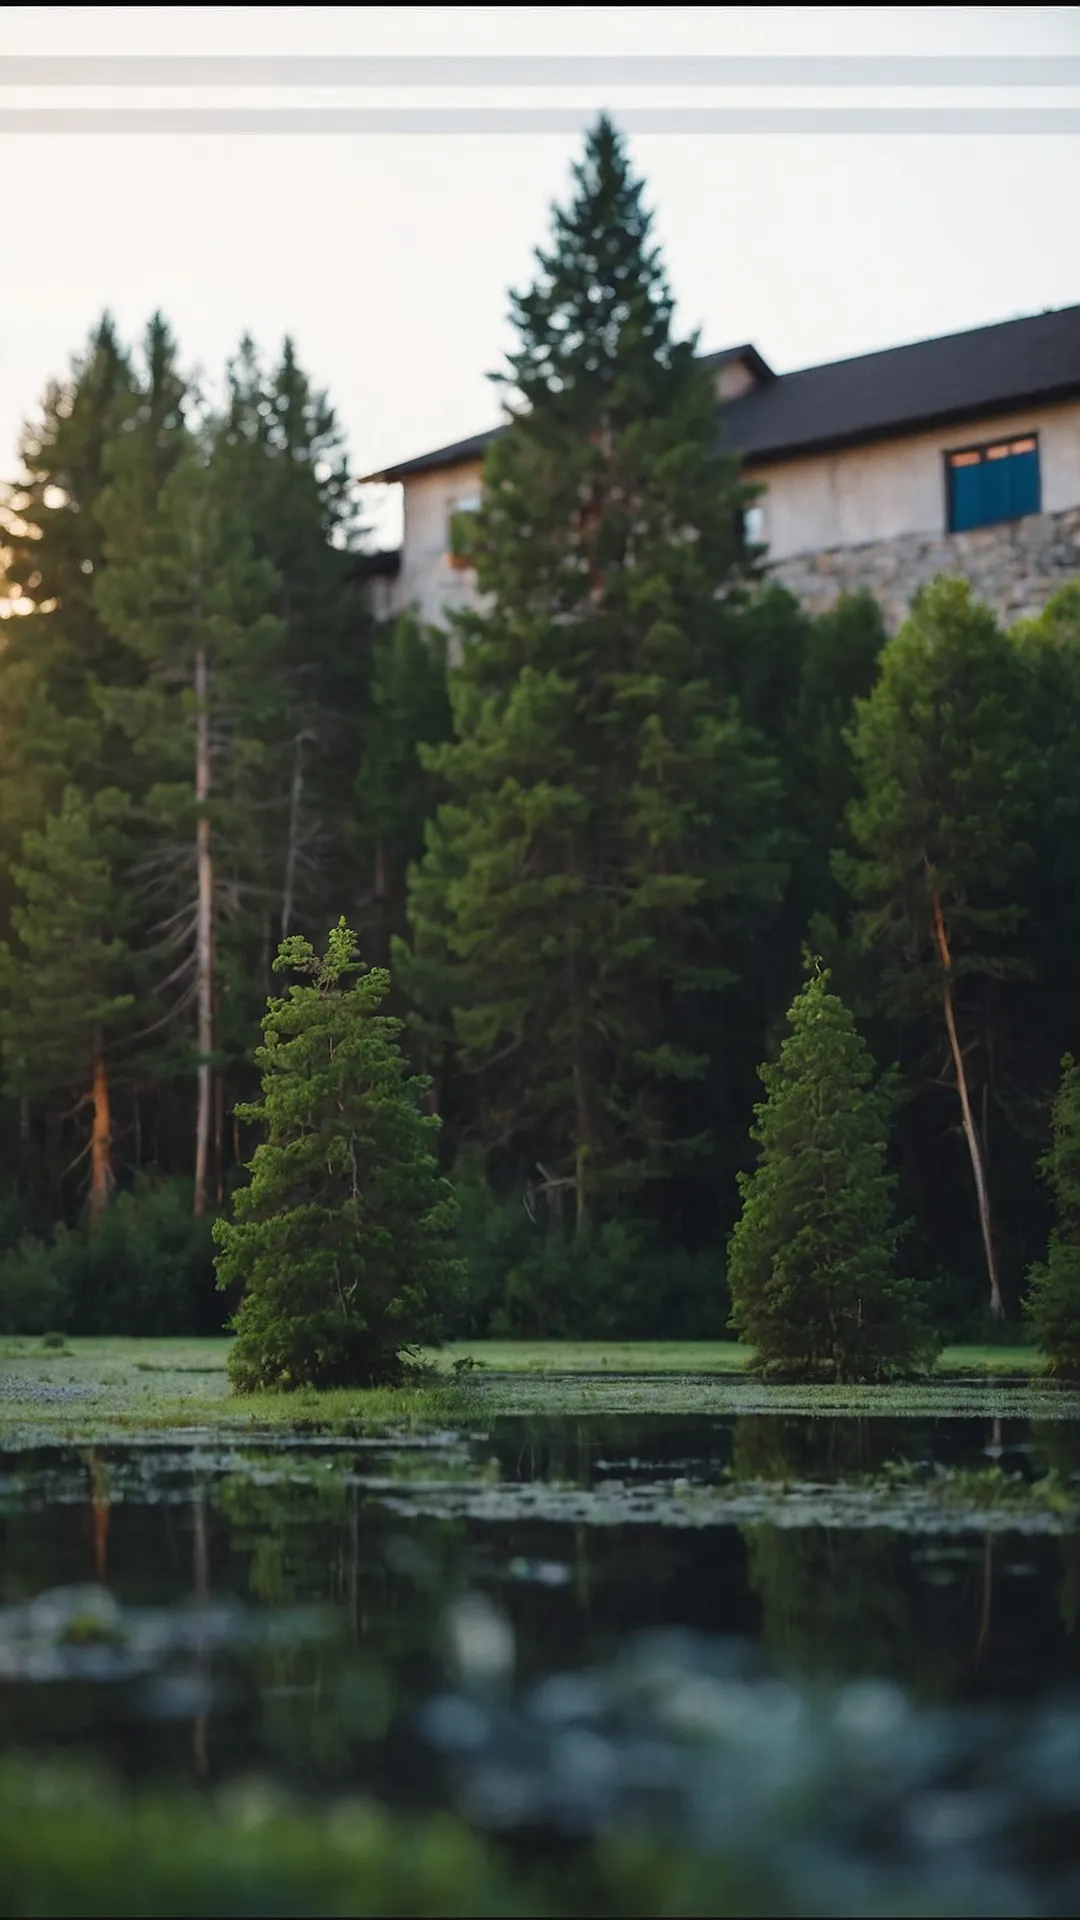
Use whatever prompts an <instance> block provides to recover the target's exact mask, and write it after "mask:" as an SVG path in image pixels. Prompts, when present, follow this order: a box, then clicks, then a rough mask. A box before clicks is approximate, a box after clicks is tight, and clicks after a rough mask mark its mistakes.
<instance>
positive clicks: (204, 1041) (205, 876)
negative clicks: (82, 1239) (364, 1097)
mask: <svg viewBox="0 0 1080 1920" xmlns="http://www.w3.org/2000/svg"><path fill="white" fill-rule="evenodd" d="M209 798H210V670H209V666H208V664H207V658H206V649H205V648H204V647H200V648H199V649H198V651H197V653H196V655H195V801H196V806H197V808H198V815H197V821H196V828H195V835H196V855H197V861H198V881H199V900H198V918H197V922H196V935H195V956H196V957H195V964H196V979H197V995H196V1001H197V1008H198V1049H199V1065H198V1081H197V1100H196V1115H195V1214H196V1217H199V1216H201V1215H202V1214H204V1213H205V1212H206V1183H207V1173H208V1168H209V1162H210V1128H211V1098H212V1076H211V1065H210V1062H211V1056H212V1054H213V1051H214V994H213V988H214V978H213V975H214V865H213V854H212V851H211V844H210V815H209V812H208V810H207V804H208V801H209Z"/></svg>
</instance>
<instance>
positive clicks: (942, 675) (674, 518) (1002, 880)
mask: <svg viewBox="0 0 1080 1920" xmlns="http://www.w3.org/2000/svg"><path fill="white" fill-rule="evenodd" d="M513 313H514V320H515V324H516V328H517V333H518V342H519V344H518V348H517V351H516V352H515V354H514V356H513V357H512V360H511V364H510V367H509V369H508V371H507V374H506V376H505V384H506V387H507V398H508V404H509V406H510V408H511V413H512V424H511V428H510V431H509V432H508V433H507V434H506V436H505V437H504V438H503V439H502V440H501V441H499V442H498V443H496V445H495V446H494V447H493V449H492V451H491V453H490V455H489V460H488V468H487V472H486V476H485V499H484V504H483V506H482V508H481V510H480V511H479V512H478V513H477V514H475V515H471V516H469V518H468V522H467V523H466V524H463V525H461V526H460V527H459V528H458V529H457V530H456V538H457V540H458V542H459V544H460V545H461V547H462V549H463V551H467V555H468V558H469V559H470V560H471V561H472V562H473V563H474V564H475V566H476V568H477V578H478V582H479V585H480V588H481V591H482V596H483V598H482V601H481V606H482V611H479V612H476V613H472V614H468V615H459V616H456V617H455V619H454V621H453V623H452V625H453V627H454V628H455V629H456V634H455V635H454V636H453V637H454V639H455V640H456V645H454V646H453V647H451V648H450V649H449V658H450V659H452V660H453V661H456V662H457V664H454V665H448V649H447V645H446V641H445V638H444V637H443V636H441V635H439V634H436V633H433V632H430V631H425V630H421V629H420V628H419V627H418V626H417V624H416V623H415V622H414V621H412V620H411V619H405V620H402V621H399V622H396V623H393V624H390V625H384V626H379V625H377V624H376V623H375V622H374V620H373V619H372V617H371V613H370V607H369V598H368V585H367V578H366V575H367V571H368V564H369V563H368V562H367V560H366V558H365V554H364V552H363V550H362V537H361V535H362V530H361V528H360V527H359V525H358V522H357V515H356V508H355V495H354V489H353V487H352V484H351V482H350V478H349V474H348V470H347V465H346V460H345V452H344V448H343V444H342V438H341V435H340V433H339V430H338V428H337V425H336V423H335V420H334V416H333V413H332V411H331V409H330V407H329V406H328V404H327V402H326V400H325V398H324V397H323V396H322V395H320V394H318V393H316V392H315V391H313V390H312V387H311V385H310V383H309V381H308V379H307V378H306V376H305V375H304V373H303V371H302V369H301V368H300V366H299V365H298V364H297V361H296V358H295V355H294V353H293V350H292V348H291V346H290V345H289V344H288V343H286V345H285V347H284V349H283V350H282V352H281V354H280V357H279V358H278V360H277V361H276V363H275V364H273V365H271V366H267V365H265V364H264V363H263V362H262V361H261V360H260V358H259V356H258V354H257V353H256V351H255V349H254V347H253V346H252V344H251V343H250V342H248V341H244V342H243V343H242V344H241V346H240V348H239V350H238V352H237V355H236V357H235V359H234V360H233V362H232V363H231V365H230V366H229V368H228V370H227V375H226V379H225V382H224V394H223V397H222V398H220V399H219V400H218V401H211V400H210V399H208V398H207V397H206V396H205V395H204V394H203V393H202V392H201V391H200V390H199V388H198V385H197V383H196V382H195V381H194V380H192V379H190V378H188V377H186V376H185V375H184V374H183V372H182V370H181V367H180V363H179V358H178V353H177V349H176V346H175V343H174V342H173V339H172V337H171V334H170V332H169V330H168V328H167V326H166V325H165V323H164V321H162V320H161V319H160V318H158V319H155V320H154V321H152V322H151V325H150V327H149V329H148V331H147V334H146V338H145V340H144V342H143V344H142V348H141V350H140V351H139V352H137V353H133V352H130V351H129V350H128V349H127V348H126V347H125V346H124V344H123V343H121V342H120V341H119V340H118V338H117V336H116V333H115V330H114V328H113V327H112V325H111V323H110V322H109V321H108V320H105V321H103V322H102V323H101V325H100V327H99V328H98V329H97V330H96V332H95V334H94V336H93V338H92V339H91V341H90V342H89V344H88V346H87V348H86V350H85V351H84V353H83V354H82V355H81V356H80V358H79V359H78V360H77V361H76V362H75V363H74V365H73V367H72V370H71V373H70V375H69V377H68V378H67V379H66V380H64V381H63V382H61V383H59V384H57V385H56V386H55V387H54V388H52V389H50V391H49V393H48V394H47V396H46V398H45V402H44V404H43V406H42V408H41V410H40V415H39V417H38V418H37V419H36V420H35V422H34V424H33V426H32V427H30V428H29V429H28V430H27V433H26V436H25V439H24V443H23V449H22V458H23V473H22V475H21V477H20V479H19V480H18V481H17V482H16V483H15V484H14V486H13V487H12V488H11V490H10V493H9V496H8V500H7V504H6V508H5V510H4V532H3V541H4V545H5V548H6V550H7V551H6V560H5V572H6V577H7V582H8V587H9V592H10V595H11V598H12V600H13V602H14V605H15V609H16V610H15V611H13V613H12V616H11V617H10V618H9V619H7V620H6V621H5V622H4V623H3V626H2V630H0V633H2V639H3V642H4V645H3V648H2V651H0V919H2V922H3V925H2V928H0V932H2V934H3V937H4V940H5V945H4V949H3V962H2V974H0V1019H2V1040H3V1106H2V1128H3V1139H4V1148H5V1160H6V1164H7V1168H8V1182H7V1187H6V1190H5V1194H4V1198H3V1203H2V1207H0V1248H2V1250H0V1327H3V1326H6V1327H7V1328H8V1329H9V1330H18V1329H19V1328H25V1329H27V1330H34V1329H35V1328H36V1329H38V1330H41V1329H42V1328H44V1327H45V1326H48V1325H50V1324H54V1323H56V1322H58V1321H62V1322H63V1324H64V1325H65V1326H66V1327H67V1328H68V1329H69V1330H71V1331H79V1330H81V1331H91V1330H104V1331H118V1332H119V1331H132V1332H135V1331H161V1332H165V1331H181V1330H186V1329H188V1328H190V1329H191V1330H193V1331H196V1330H210V1329H211V1328H212V1327H215V1326H217V1325H220V1323H221V1318H222V1314H223V1312H227V1311H228V1310H229V1307H230V1305H231V1304H235V1303H232V1302H229V1301H227V1300H226V1301H225V1302H224V1303H223V1302H222V1300H221V1299H220V1298H219V1297H217V1296H215V1294H214V1290H213V1276H212V1271H211V1266H210V1259H211V1248H210V1239H209V1223H210V1219H211V1216H212V1215H213V1214H214V1213H215V1212H217V1211H220V1210H221V1209H223V1208H225V1207H227V1206H228V1203H229V1196H230V1194H231V1192H232V1191H233V1189H234V1188H235V1186H236V1184H237V1183H238V1182H239V1181H241V1180H243V1179H244V1178H245V1175H244V1171H243V1169H244V1167H245V1165H246V1163H247V1162H248V1161H249V1160H250V1158H251V1154H252V1151H253V1149H254V1146H255V1144H256V1141H255V1137H254V1134H253V1132H252V1130H251V1128H250V1127H249V1126H248V1125H247V1124H246V1123H244V1122H243V1121H241V1120H240V1119H239V1118H238V1117H237V1115H236V1108H237V1106H238V1105H243V1104H244V1103H245V1102H248V1101H250V1100H251V1099H252V1096H253V1094H254V1092H255V1089H256V1084H257V1082H256V1076H255V1071H254V1067H253V1064H252V1055H253V1049H254V1046H255V1044H256V1042H257V1038H258V1028H259V1018H260V1015H261V1013H262V1010H263V1007H264V1005H265V1001H266V997H267V994H268V993H269V992H270V991H271V963H272V959H273V955H274V953H275V952H276V950H277V947H278V944H279V942H280V941H281V940H282V939H283V938H287V937H288V936H289V935H290V934H292V933H297V934H300V935H303V936H305V937H308V938H310V939H311V940H312V942H313V943H314V944H315V945H316V946H317V947H318V949H319V951H322V949H323V947H324V945H325V941H326V937H327V934H328V931H329V929H330V928H331V927H333V926H335V925H336V924H337V923H338V920H339V917H340V916H341V915H342V914H344V915H345V917H346V918H347V920H348V923H349V925H350V926H352V927H353V928H355V929H356V930H357V932H358V934H359V937H360V941H361V945H362V949H363V952H364V955H365V958H366V959H367V960H368V961H369V962H371V963H373V964H375V963H377V964H384V963H386V962H389V964H390V966H391V970H392V975H393V979H394V993H395V1001H396V1004H395V1006H394V1009H393V1010H394V1011H395V1012H396V1013H398V1014H400V1015H402V1016H403V1017H404V1018H405V1019H406V1020H407V1022H408V1026H409V1034H410V1046H411V1049H412V1051H413V1054H414V1058H415V1061H416V1065H417V1066H418V1068H419V1069H420V1070H421V1071H423V1072H424V1073H426V1074H428V1075H430V1076H431V1079H432V1082H433V1094H432V1099H433V1103H434V1106H435V1107H436V1109H437V1111H438V1113H439V1115H440V1117H441V1120H442V1123H443V1124H442V1129H441V1134H440V1150H441V1153H442V1156H443V1161H444V1167H445V1170H446V1171H447V1172H449V1173H450V1174H451V1175H452V1177H453V1178H454V1180H455V1184H456V1187H457V1191H458V1196H459V1202H460V1209H461V1224H460V1228H459V1240H460V1251H461V1252H462V1253H463V1254H464V1255H465V1257H466V1259H467V1263H468V1270H469V1276H470V1277H469V1281H468V1283H467V1285H466V1287H465V1289H464V1292H463V1294H462V1295H461V1297H460V1298H458V1299H456V1300H455V1302H454V1303H452V1324H451V1331H455V1332H458V1333H462V1334H468V1335H472V1336H475V1335H481V1334H484V1333H488V1332H495V1333H504V1334H510V1333H517V1334H521V1335H536V1336H543V1335H558V1334H562V1335H567V1336H570V1335H578V1336H580V1337H586V1336H588V1335H603V1336H610V1335H622V1336H623V1337H633V1336H639V1337H646V1336H652V1337H660V1336H664V1335H667V1336H669V1337H693V1336H697V1335H712V1336H721V1335H722V1334H723V1333H724V1330H725V1327H726V1322H727V1315H728V1300H727V1295H726V1287H725V1280H724V1265H725V1262H724V1248H725V1244H726V1241H727V1238H728V1235H729V1233H730V1231H731V1228H732V1225H733V1222H734V1219H735V1217H736V1214H737V1211H738V1204H739V1202H738V1187H737V1176H738V1174H739V1173H740V1172H741V1171H745V1170H746V1169H747V1168H748V1167H749V1166H750V1165H751V1164H752V1154H753V1150H752V1147H751V1145H750V1126H751V1122H752V1118H753V1108H754V1104H755V1101H756V1100H757V1099H758V1098H759V1095H760V1085H759V1082H758V1079H757V1068H758V1066H759V1064H760V1062H761V1061H762V1060H765V1059H769V1058H774V1057H775V1055H776V1052H777V1049H778V1046H779V1043H780V1038H781V1035H782V1031H783V1024H784V1017H785V1014H786V1012H787V1009H788V1006H789V1004H790V1002H791V1000H792V998H793V996H794V994H795V992H796V990H797V988H798V986H799V983H800V981H801V979H802V977H803V953H804V949H805V948H806V947H807V946H809V948H810V949H811V950H812V951H813V952H814V953H815V954H818V955H820V956H821V957H822V959H823V961H824V962H825V963H826V964H827V965H828V967H829V969H830V971H831V975H832V978H833V980H834V982H835V983H836V986H837V990H838V991H839V992H840V993H841V994H842V996H843V998H844V1000H845V1002H846V1003H847V1004H848V1005H849V1006H850V1007H851V1008H852V1010H853V1011H854V1012H855V1014H856V1016H857V1018H858V1020H859V1022H860V1025H861V1027H862V1030H863V1033H864V1034H865V1036H866V1038H867V1040H868V1041H869V1043H870V1046H871V1048H872V1050H873V1052H874V1054H875V1056H876V1058H877V1060H878V1061H879V1063H880V1064H881V1065H882V1066H883V1067H884V1066H888V1065H890V1064H891V1063H892V1062H893V1061H898V1062H899V1065H900V1071H901V1085H902V1089H903V1097H902V1100H901V1103H900V1109H899V1115H898V1119H897V1122H896V1125H895V1127H894V1133H893V1150H894V1153H895V1158H896V1169H895V1170H896V1173H897V1175H898V1186H899V1205H900V1212H901V1215H902V1216H910V1217H911V1218H912V1219H913V1220H914V1223H915V1225H914V1230H913V1232H912V1233H911V1234H910V1235H909V1238H908V1241H907V1243H906V1246H905V1256H904V1257H905V1265H906V1268H907V1270H908V1271H909V1272H910V1273H911V1274H912V1275H913V1276H914V1277H916V1278H918V1279H921V1280H924V1281H927V1282H930V1283H932V1297H933V1302H934V1312H935V1316H936V1319H937V1322H938V1325H939V1328H940V1329H941V1330H943V1331H946V1332H950V1333H956V1332H960V1331H963V1330H967V1329H969V1328H971V1327H973V1326H974V1325H975V1324H976V1323H977V1322H978V1321H979V1319H980V1317H981V1316H983V1315H985V1314H986V1313H991V1314H992V1315H993V1317H995V1318H997V1317H1000V1316H1001V1315H1005V1316H1013V1315H1015V1312H1016V1310H1017V1306H1018V1302H1019V1298H1020V1295H1021V1292H1022V1288H1023V1284H1024V1276H1025V1273H1026V1271H1027V1269H1028V1267H1029V1266H1030V1264H1031V1263H1032V1262H1033V1261H1037V1260H1038V1259H1039V1258H1040V1257H1041V1256H1042V1255H1043V1253H1044V1251H1045V1247H1046V1239H1047V1229H1048V1220H1047V1211H1046V1197H1045V1194H1044V1191H1043V1188H1042V1184H1041V1182H1040V1180H1039V1178H1038V1172H1037V1166H1038V1161H1039V1158H1040V1156H1041V1155H1042V1154H1043V1153H1044V1152H1045V1149H1046V1146H1047V1142H1048V1139H1049V1132H1050V1102H1051V1100H1052V1098H1053V1095H1054V1092H1055V1090H1056V1086H1057V1080H1058V1070H1059V1063H1060V1061H1061V1058H1062V1056H1063V1055H1065V1054H1066V1053H1068V1052H1070V1051H1076V1050H1077V1032H1076V1029H1077V1024H1078V1023H1077V1013H1076V991H1075V984H1074V978H1075V958H1074V956H1075V953H1076V951H1077V932H1078V929H1077V926H1076V921H1077V917H1078V914H1080V884H1078V882H1080V874H1078V872H1077V862H1078V860H1080V848H1078V842H1077V816H1078V813H1080V740H1078V739H1077V737H1076V735H1077V733H1078V730H1080V698H1078V694H1080V586H1078V587H1077V588H1075V589H1073V588H1070V589H1068V590H1066V591H1065V592H1064V593H1063V594H1061V595H1060V596H1059V597H1058V599H1057V600H1056V601H1055V602H1054V604H1053V605H1052V606H1051V607H1049V608H1048V609H1047V611H1046V613H1045V614H1044V615H1043V617H1042V618H1041V619H1040V620H1039V621H1037V622H1035V623H1033V624H1028V625H1026V626H1024V627H1020V628H1014V629H1012V630H1010V631H1003V630H1002V629H1001V627H1000V626H999V625H998V623H997V622H996V621H995V619H994V618H993V616H992V615H991V614H990V613H989V612H987V611H986V610H985V609H984V608H981V607H979V606H978V605H977V604H976V603H975V602H974V601H973V600H972V599H971V597H970V595H969V593H968V591H967V589H966V587H965V585H964V584H963V583H962V582H940V583H938V584H937V585H936V586H935V587H934V588H933V589H932V590H930V592H929V593H928V594H926V595H924V596H923V598H922V600H921V601H920V603H919V604H918V605H917V607H916V609H915V610H914V612H913V615H912V617H911V619H910V620H909V622H908V623H907V625H906V626H905V628H904V629H903V631H902V632H901V633H900V634H899V635H898V636H896V638H894V639H892V640H891V641H889V642H888V643H887V644H886V636H885V633H884V629H883V626H882V621H881V616H880V613H879V610H878V609H877V607H876V605H875V603H874V602H873V601H872V600H871V599H870V598H869V597H865V596H864V597H859V598H855V599H848V600H845V601H842V602H841V603H840V604H839V605H838V607H837V608H836V609H835V610H834V611H833V612H832V613H830V614H827V615H825V616H822V617H819V618H810V617H809V616H807V615H806V614H805V613H804V612H803V611H802V610H801V609H800V608H799V606H798V605H797V604H796V602H795V601H794V600H793V599H792V598H791V597H790V596H789V595H787V594H786V593H783V592H782V591H780V590H778V589H777V588H775V587H772V586H770V585H769V584H768V582H767V576H766V573H765V563H766V562H767V555H765V554H763V553H760V552H758V551H755V550H753V549H749V548H748V547H747V546H746V543H745V541H744V539H743V537H742V533H741V528H742V525H743V515H744V511H745V508H746V506H747V505H748V504H749V503H750V499H751V495H750V491H749V490H748V489H747V488H746V487H745V485H744V484H743V482H742V481H741V479H740V476H739V473H738V471H737V468H736V466H735V465H734V464H733V463H732V462H730V461H727V460H724V459H722V458H718V457H717V456H716V452H715V446H716V401H715V394H714V391H713V388H712V384H711V381H710V378H709V376H708V373H707V371H706V370H705V369H704V368H703V367H702V365H701V362H700V360H699V359H698V358H697V356H696V342H695V341H694V340H680V339H679V338H677V336H676V333H675V330H674V325H673V307H672V300H671V296H670V293H669V290H668V287H667V283H666V280H665V277H664V273H663V270H662V266H661V263H660V261H659V259H658V257H657V254H656V250H655V247H654V244H653V242H652V239H651V235H650V222H649V217H648V214H647V212H646V211H645V209H644V207H643V204H642V188H641V185H640V183H639V182H636V181H635V180H634V179H633V178H632V177H631V174H630V171H629V168H628V165H627V162H626V158H625V154H624V151H623V148H622V145H621V142H620V140H619V137H618V135H617V134H616V133H615V132H614V131H613V130H612V129H611V128H610V126H608V125H607V124H606V123H603V122H602V123H600V125H599V126H598V127H597V128H596V130H595V131H594V133H593V134H592V135H591V136H590V139H589V141H588V145H587V149H586V153H585V157H584V160H583V162H582V164H581V166H580V167H579V168H578V169H577V175H576V186H575V191H574V194H573V196H572V198H571V200H570V203H569V205H568V206H567V207H566V208H565V209H563V210H561V211H557V212H556V214H555V216H554V227H553V234H552V239H551V242H550V245H549V247H548V249H547V250H546V251H545V252H543V253H541V254H540V255H539V256H538V270H537V275H536V278H535V281H534V284H533V285H532V286H531V287H530V288H529V289H528V290H527V291H526V292H525V293H523V294H521V295H520V296H516V297H515V299H514V304H513Z"/></svg>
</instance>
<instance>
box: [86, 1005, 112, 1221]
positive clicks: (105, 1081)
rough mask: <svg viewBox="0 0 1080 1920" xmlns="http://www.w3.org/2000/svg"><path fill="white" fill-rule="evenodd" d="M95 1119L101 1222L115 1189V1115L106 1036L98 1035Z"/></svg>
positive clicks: (95, 1208)
mask: <svg viewBox="0 0 1080 1920" xmlns="http://www.w3.org/2000/svg"><path fill="white" fill-rule="evenodd" d="M92 1098H93V1109H94V1117H93V1122H92V1128H91V1134H90V1218H91V1221H96V1220H100V1219H101V1216H102V1214H103V1213H104V1212H105V1209H106V1207H107V1206H108V1204H109V1195H110V1194H111V1193H112V1189H113V1169H112V1114H111V1111H110V1105H109V1070H108V1066H107V1065H106V1061H105V1037H104V1035H103V1034H102V1033H100V1032H99V1033H97V1034H96V1035H95V1036H94V1085H93V1095H92Z"/></svg>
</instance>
